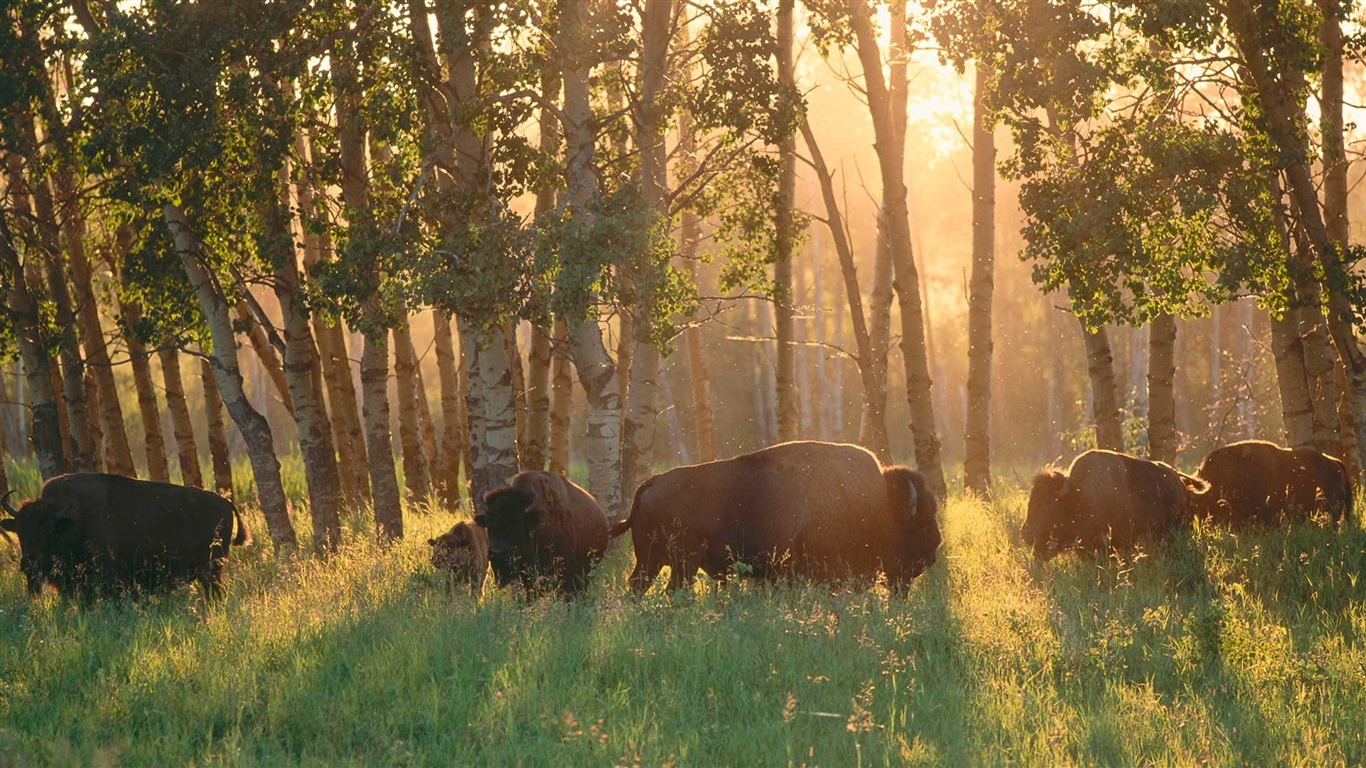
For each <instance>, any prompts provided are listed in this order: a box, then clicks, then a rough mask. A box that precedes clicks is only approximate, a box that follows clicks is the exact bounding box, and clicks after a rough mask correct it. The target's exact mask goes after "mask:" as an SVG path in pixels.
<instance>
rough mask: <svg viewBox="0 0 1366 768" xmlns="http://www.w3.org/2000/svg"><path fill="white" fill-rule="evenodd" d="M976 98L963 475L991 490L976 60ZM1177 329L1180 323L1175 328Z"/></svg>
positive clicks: (987, 255)
mask: <svg viewBox="0 0 1366 768" xmlns="http://www.w3.org/2000/svg"><path fill="white" fill-rule="evenodd" d="M976 70H977V73H976V83H975V86H974V92H973V99H972V281H971V283H970V284H969V285H970V287H969V293H968V393H967V398H968V408H967V429H966V430H965V432H964V436H963V445H964V450H965V454H964V459H963V475H964V479H965V481H966V484H967V487H968V488H971V489H973V490H974V491H976V492H977V493H978V494H983V495H984V494H986V493H988V492H989V491H990V490H991V356H992V351H993V345H992V339H991V301H992V294H993V292H994V290H995V284H996V281H995V274H994V272H995V267H996V145H995V143H994V137H993V136H992V126H991V124H990V122H989V120H988V117H987V113H986V105H985V99H986V89H987V87H988V72H987V70H986V65H985V64H983V63H982V62H980V61H979V62H977V66H976ZM1173 330H1175V326H1173Z"/></svg>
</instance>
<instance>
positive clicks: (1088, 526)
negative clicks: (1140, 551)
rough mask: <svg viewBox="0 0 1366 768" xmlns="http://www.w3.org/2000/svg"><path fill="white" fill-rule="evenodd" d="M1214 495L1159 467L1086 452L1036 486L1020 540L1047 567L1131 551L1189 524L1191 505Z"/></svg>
mask: <svg viewBox="0 0 1366 768" xmlns="http://www.w3.org/2000/svg"><path fill="white" fill-rule="evenodd" d="M1208 490H1209V486H1208V485H1207V484H1205V483H1204V482H1203V481H1201V480H1199V479H1197V478H1193V477H1190V476H1189V475H1183V474H1181V473H1180V472H1178V471H1176V470H1175V469H1173V468H1172V467H1171V466H1168V465H1167V464H1163V463H1162V462H1159V461H1148V460H1146V459H1140V458H1137V457H1134V456H1129V455H1127V454H1123V453H1115V452H1114V451H1101V450H1092V451H1087V452H1085V453H1083V454H1081V455H1080V456H1078V457H1077V458H1076V459H1074V460H1073V461H1072V466H1071V467H1070V468H1068V470H1067V471H1066V472H1063V471H1061V470H1058V469H1047V470H1044V471H1043V472H1040V473H1039V474H1038V476H1036V477H1035V478H1034V487H1033V489H1032V490H1031V491H1030V493H1029V509H1028V511H1027V513H1026V515H1025V522H1024V526H1023V527H1022V528H1021V529H1020V538H1022V539H1024V541H1025V543H1026V544H1028V545H1030V546H1031V547H1033V548H1034V554H1035V555H1036V556H1038V557H1039V558H1040V559H1044V560H1046V559H1048V558H1050V557H1052V556H1054V555H1056V554H1057V553H1059V552H1062V551H1064V550H1069V549H1102V548H1105V547H1106V546H1109V547H1110V548H1111V549H1114V550H1127V549H1131V548H1132V547H1133V546H1134V545H1135V544H1138V543H1139V542H1140V541H1145V540H1146V541H1154V540H1161V539H1162V538H1164V537H1166V536H1167V535H1169V534H1170V533H1171V532H1173V531H1175V530H1176V529H1177V528H1178V527H1180V526H1181V525H1182V524H1184V523H1186V522H1188V521H1189V520H1190V518H1191V500H1192V498H1199V497H1200V496H1202V495H1203V494H1204V493H1206V492H1207V491H1208Z"/></svg>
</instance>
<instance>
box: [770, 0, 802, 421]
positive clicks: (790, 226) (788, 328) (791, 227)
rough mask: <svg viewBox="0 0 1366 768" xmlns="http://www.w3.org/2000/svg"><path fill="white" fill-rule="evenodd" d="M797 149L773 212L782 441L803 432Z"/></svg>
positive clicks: (787, 144)
mask: <svg viewBox="0 0 1366 768" xmlns="http://www.w3.org/2000/svg"><path fill="white" fill-rule="evenodd" d="M793 6H794V2H793V0H778V19H777V41H776V42H777V55H778V80H779V82H780V83H782V84H783V85H785V86H789V87H790V86H792V84H793V75H794V69H793V67H794V64H793V61H794V42H793V41H794V38H795V36H796V35H795V23H794V21H793ZM796 192H797V153H796V143H795V141H794V140H793V138H791V137H789V138H786V139H784V140H783V141H782V142H781V143H780V144H779V145H778V195H777V210H776V212H775V214H776V215H775V217H774V218H775V226H776V228H777V233H776V237H775V238H774V242H775V247H776V251H777V252H776V253H775V254H774V259H773V311H774V328H775V331H776V333H775V335H776V337H777V342H776V347H777V352H776V355H775V360H774V372H773V376H774V381H775V383H776V386H777V398H776V402H777V404H778V440H779V441H780V442H786V441H788V440H796V439H797V438H798V437H799V435H800V431H801V425H800V424H799V423H798V406H797V397H798V392H797V368H796V365H797V361H796V351H797V347H796V346H795V345H794V343H793V342H794V341H796V339H795V337H794V336H793V330H794V329H793V307H792V302H793V296H792V250H793V246H794V245H795V241H796V236H797V232H796V229H797V227H796V217H795V216H794V210H793V209H794V208H795V207H796Z"/></svg>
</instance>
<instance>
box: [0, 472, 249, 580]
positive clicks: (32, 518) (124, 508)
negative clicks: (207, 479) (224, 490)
mask: <svg viewBox="0 0 1366 768" xmlns="http://www.w3.org/2000/svg"><path fill="white" fill-rule="evenodd" d="M8 499H9V494H5V496H4V497H3V498H0V506H3V507H4V509H5V511H6V512H8V513H9V514H10V515H12V517H10V518H7V519H4V520H0V527H3V528H4V529H5V530H8V531H13V532H14V533H16V534H18V536H19V548H20V552H21V556H20V566H21V568H22V569H23V572H24V577H25V579H26V580H27V583H28V592H29V595H31V596H37V595H38V594H39V593H41V592H42V589H43V585H44V584H49V583H50V584H52V585H53V586H55V587H56V588H57V591H58V592H60V593H61V594H62V595H63V596H64V597H72V596H78V597H91V596H93V595H95V594H99V593H102V592H113V591H126V590H132V589H137V590H141V591H143V592H160V591H165V590H169V589H171V588H172V587H174V586H176V585H177V584H180V583H183V582H185V581H198V582H199V583H200V585H201V587H202V588H203V590H204V592H205V594H206V595H207V596H209V597H210V598H216V597H217V596H218V595H219V594H220V592H221V590H222V586H223V565H224V563H226V562H227V559H228V550H229V546H230V544H229V539H230V538H231V537H232V533H233V521H234V519H235V520H236V522H237V537H236V538H233V539H231V544H235V545H239V546H240V545H242V544H245V543H246V542H247V539H248V535H249V534H248V532H247V527H246V525H245V524H244V523H243V522H242V517H241V514H240V513H239V512H238V511H237V508H236V507H235V506H234V505H233V503H232V502H230V501H228V500H227V499H224V498H222V497H220V496H218V495H216V494H213V493H209V492H208V491H201V490H199V489H197V488H185V487H183V486H179V485H171V484H170V483H157V482H150V481H147V480H135V479H133V478H129V477H122V476H120V475H106V474H98V473H80V474H70V475H62V476H60V477H54V478H52V479H51V480H49V481H47V483H46V484H45V485H44V486H43V490H42V493H41V494H40V495H39V497H38V498H37V499H34V500H32V501H29V502H27V503H25V504H24V505H23V506H21V507H20V508H19V509H14V508H13V507H11V506H10V505H9V501H8Z"/></svg>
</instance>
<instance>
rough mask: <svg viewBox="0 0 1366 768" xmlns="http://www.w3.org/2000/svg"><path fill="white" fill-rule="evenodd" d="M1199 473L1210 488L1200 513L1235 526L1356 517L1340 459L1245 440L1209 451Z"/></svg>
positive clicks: (1304, 449) (1304, 450) (1313, 451)
mask: <svg viewBox="0 0 1366 768" xmlns="http://www.w3.org/2000/svg"><path fill="white" fill-rule="evenodd" d="M1195 474H1196V475H1197V476H1198V477H1200V478H1201V479H1203V480H1205V481H1206V482H1208V483H1209V484H1210V492H1209V494H1208V495H1207V496H1206V497H1205V498H1204V499H1202V500H1201V503H1200V504H1198V505H1197V506H1196V509H1195V513H1196V514H1197V515H1199V516H1201V517H1204V518H1208V519H1210V520H1212V521H1214V522H1218V523H1223V524H1227V525H1233V526H1250V525H1261V526H1275V525H1280V524H1283V523H1287V522H1294V521H1300V520H1305V519H1307V518H1308V516H1309V513H1310V512H1312V511H1314V510H1318V509H1322V510H1324V511H1326V512H1327V513H1328V515H1329V518H1330V519H1331V520H1332V521H1333V523H1334V524H1337V523H1338V522H1339V521H1350V520H1351V517H1352V481H1351V478H1350V477H1349V476H1348V473H1347V467H1346V465H1345V464H1343V463H1342V462H1341V461H1340V460H1338V459H1336V458H1333V457H1332V456H1329V455H1327V454H1323V453H1319V452H1318V451H1316V450H1313V449H1310V448H1294V449H1291V448H1282V447H1280V446H1279V445H1276V444H1275V443H1268V442H1266V441H1264V440H1245V441H1243V442H1239V443H1233V444H1232V445H1226V446H1224V447H1222V448H1216V449H1214V450H1213V451H1211V452H1210V454H1209V455H1208V456H1206V457H1205V460H1204V461H1202V462H1200V468H1199V469H1197V470H1196V472H1195Z"/></svg>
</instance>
